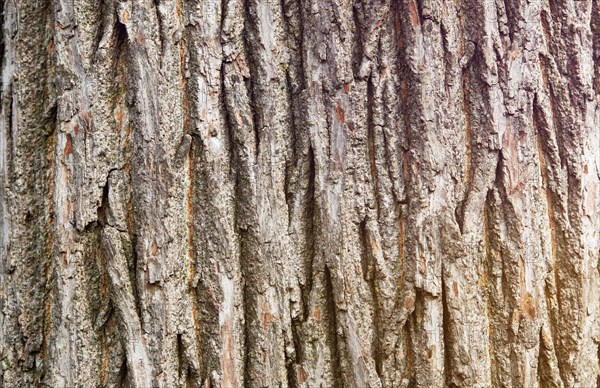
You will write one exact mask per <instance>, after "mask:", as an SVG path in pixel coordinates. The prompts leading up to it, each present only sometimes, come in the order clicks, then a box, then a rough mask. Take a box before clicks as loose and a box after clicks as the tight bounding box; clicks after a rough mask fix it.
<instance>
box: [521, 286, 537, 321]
mask: <svg viewBox="0 0 600 388" xmlns="http://www.w3.org/2000/svg"><path fill="white" fill-rule="evenodd" d="M521 310H523V312H525V313H526V314H527V315H528V316H529V317H530V318H531V319H535V317H536V316H537V312H536V310H535V301H534V300H533V297H532V296H531V294H530V293H529V292H527V293H526V294H525V297H524V298H523V299H522V300H521Z"/></svg>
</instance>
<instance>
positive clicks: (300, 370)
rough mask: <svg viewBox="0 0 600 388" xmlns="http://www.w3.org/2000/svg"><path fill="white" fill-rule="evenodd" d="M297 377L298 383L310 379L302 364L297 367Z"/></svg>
mask: <svg viewBox="0 0 600 388" xmlns="http://www.w3.org/2000/svg"><path fill="white" fill-rule="evenodd" d="M296 378H297V379H298V384H303V383H304V382H305V381H306V380H307V379H308V375H307V374H306V371H305V370H304V368H302V366H298V367H297V368H296Z"/></svg>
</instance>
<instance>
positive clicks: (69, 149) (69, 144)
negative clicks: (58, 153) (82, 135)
mask: <svg viewBox="0 0 600 388" xmlns="http://www.w3.org/2000/svg"><path fill="white" fill-rule="evenodd" d="M72 153H73V138H72V137H71V135H70V134H69V133H67V142H66V144H65V151H64V154H65V156H69V155H71V154H72Z"/></svg>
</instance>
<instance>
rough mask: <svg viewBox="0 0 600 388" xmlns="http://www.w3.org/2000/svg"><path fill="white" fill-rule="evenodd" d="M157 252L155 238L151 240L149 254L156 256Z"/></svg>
mask: <svg viewBox="0 0 600 388" xmlns="http://www.w3.org/2000/svg"><path fill="white" fill-rule="evenodd" d="M157 252H158V245H157V244H156V240H152V245H150V254H151V255H152V256H156V253H157Z"/></svg>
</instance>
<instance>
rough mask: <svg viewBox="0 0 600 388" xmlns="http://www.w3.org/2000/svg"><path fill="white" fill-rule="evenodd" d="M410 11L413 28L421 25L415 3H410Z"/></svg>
mask: <svg viewBox="0 0 600 388" xmlns="http://www.w3.org/2000/svg"><path fill="white" fill-rule="evenodd" d="M408 11H409V12H410V22H411V23H412V25H413V27H417V26H418V25H419V11H418V10H417V5H416V4H415V2H414V1H411V2H409V3H408Z"/></svg>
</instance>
